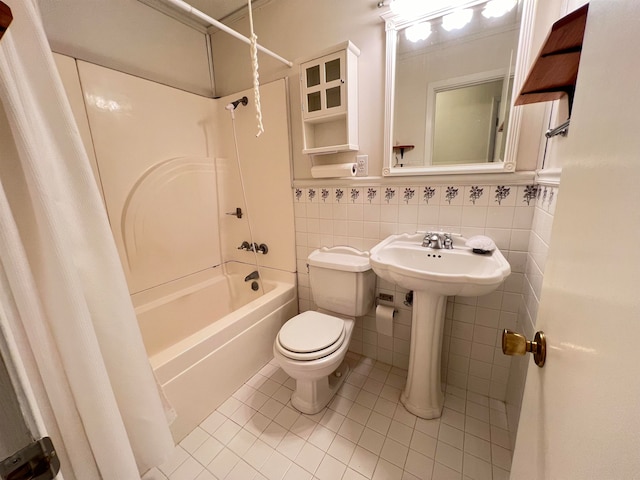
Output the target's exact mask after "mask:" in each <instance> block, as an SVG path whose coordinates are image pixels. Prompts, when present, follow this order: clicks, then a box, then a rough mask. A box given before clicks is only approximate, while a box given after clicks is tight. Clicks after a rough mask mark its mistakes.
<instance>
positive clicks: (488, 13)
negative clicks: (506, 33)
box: [482, 0, 518, 18]
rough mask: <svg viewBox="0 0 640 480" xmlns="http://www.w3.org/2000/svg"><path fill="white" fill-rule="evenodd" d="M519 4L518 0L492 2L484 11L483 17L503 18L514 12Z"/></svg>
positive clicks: (488, 3) (491, 0)
mask: <svg viewBox="0 0 640 480" xmlns="http://www.w3.org/2000/svg"><path fill="white" fill-rule="evenodd" d="M517 3H518V0H490V1H489V2H487V4H486V5H485V7H484V9H483V10H482V16H483V17H484V18H498V17H501V16H503V15H506V14H507V13H509V12H510V11H511V10H513V7H515V6H516V4H517Z"/></svg>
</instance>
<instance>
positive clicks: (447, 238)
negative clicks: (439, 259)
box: [422, 232, 453, 250]
mask: <svg viewBox="0 0 640 480" xmlns="http://www.w3.org/2000/svg"><path fill="white" fill-rule="evenodd" d="M422 246H423V247H425V248H434V249H438V250H439V249H443V248H444V249H447V250H451V249H452V248H453V240H452V239H451V234H450V233H444V232H440V233H438V232H427V234H426V235H425V236H424V238H423V239H422Z"/></svg>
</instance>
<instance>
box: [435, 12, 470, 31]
mask: <svg viewBox="0 0 640 480" xmlns="http://www.w3.org/2000/svg"><path fill="white" fill-rule="evenodd" d="M472 18H473V10H471V9H470V8H464V9H461V10H456V11H455V12H451V13H449V14H448V15H445V16H444V17H442V28H444V29H445V30H446V31H447V32H450V31H451V30H458V29H460V28H462V27H464V26H465V25H466V24H467V23H469V22H470V21H471V19H472Z"/></svg>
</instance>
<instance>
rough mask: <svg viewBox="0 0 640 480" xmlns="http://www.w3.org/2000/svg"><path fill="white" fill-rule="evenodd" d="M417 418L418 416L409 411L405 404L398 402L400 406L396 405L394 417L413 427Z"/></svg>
mask: <svg viewBox="0 0 640 480" xmlns="http://www.w3.org/2000/svg"><path fill="white" fill-rule="evenodd" d="M417 418H418V417H416V416H415V415H414V414H413V413H410V412H408V411H407V409H406V408H404V405H402V404H401V403H399V404H398V406H397V407H396V412H395V413H394V415H393V419H394V420H395V421H397V422H400V423H403V424H405V425H406V426H408V427H411V428H413V427H415V425H416V420H417Z"/></svg>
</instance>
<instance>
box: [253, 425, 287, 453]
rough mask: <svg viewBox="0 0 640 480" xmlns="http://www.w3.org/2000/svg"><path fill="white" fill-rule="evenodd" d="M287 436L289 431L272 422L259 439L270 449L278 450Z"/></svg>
mask: <svg viewBox="0 0 640 480" xmlns="http://www.w3.org/2000/svg"><path fill="white" fill-rule="evenodd" d="M286 434H287V430H286V429H285V428H283V427H281V426H280V425H278V424H277V423H276V422H271V423H270V424H269V425H268V426H267V428H265V429H264V432H262V433H261V434H260V437H258V438H259V439H260V440H262V441H263V442H264V443H266V444H267V445H269V446H270V447H272V448H276V447H277V446H278V444H279V443H280V441H281V440H282V439H283V438H284V436H285V435H286Z"/></svg>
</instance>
